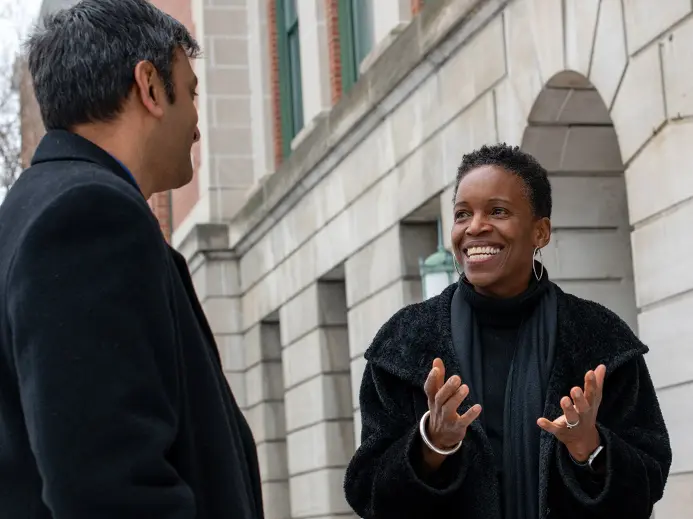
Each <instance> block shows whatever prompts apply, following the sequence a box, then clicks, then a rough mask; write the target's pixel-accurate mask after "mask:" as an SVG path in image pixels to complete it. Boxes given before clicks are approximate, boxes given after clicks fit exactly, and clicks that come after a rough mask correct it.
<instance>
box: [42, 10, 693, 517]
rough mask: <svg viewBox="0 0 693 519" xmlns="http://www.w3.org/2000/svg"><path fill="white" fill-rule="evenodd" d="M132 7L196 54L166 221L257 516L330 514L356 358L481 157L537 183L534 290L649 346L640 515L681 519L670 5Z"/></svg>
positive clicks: (679, 18)
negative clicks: (229, 397)
mask: <svg viewBox="0 0 693 519" xmlns="http://www.w3.org/2000/svg"><path fill="white" fill-rule="evenodd" d="M46 1H49V0H46ZM186 2H187V3H186ZM155 3H156V4H157V5H160V6H161V7H162V8H163V9H165V10H167V11H169V12H171V13H173V14H175V15H176V16H179V17H180V19H181V20H182V21H184V22H185V23H186V24H187V25H188V26H190V27H191V28H192V29H193V30H194V31H195V34H196V35H197V37H198V39H199V40H200V41H201V42H202V44H203V46H204V48H205V57H204V59H201V60H198V61H197V62H196V69H197V74H198V76H199V78H200V103H199V112H200V128H201V131H202V136H203V138H202V141H201V143H200V145H199V148H198V149H197V151H196V157H197V160H198V167H197V169H196V175H195V179H194V181H193V183H192V184H191V186H188V187H187V188H185V190H183V191H181V192H180V193H174V194H173V195H172V196H170V197H169V198H168V202H167V205H166V207H167V208H168V210H169V212H171V213H172V214H169V218H171V221H172V225H171V228H172V234H171V241H172V243H173V245H174V246H175V247H176V248H178V249H179V250H180V251H181V252H182V253H183V254H184V255H185V256H186V258H187V259H188V262H189V265H190V268H191V271H192V272H193V276H194V280H195V284H196V287H197V289H198V293H199V297H200V299H201V301H202V304H203V306H204V308H205V310H206V312H207V315H208V316H209V319H210V322H211V325H212V327H213V329H214V331H215V333H216V337H217V340H218V344H219V348H220V350H221V354H222V357H223V359H224V366H225V370H226V374H227V378H228V380H229V382H230V385H231V386H232V388H233V390H234V393H235V395H236V397H237V399H238V401H239V404H240V405H241V406H242V407H243V409H244V410H245V413H246V415H247V417H248V419H249V421H250V423H251V425H252V428H253V431H254V433H255V436H256V440H257V446H258V452H259V457H260V460H261V464H262V478H263V491H264V498H265V502H266V510H267V516H268V518H271V519H274V518H277V519H284V518H289V517H290V518H296V519H298V518H306V519H307V518H315V519H317V518H325V519H327V518H335V517H342V516H344V517H347V516H352V514H351V512H350V510H349V507H348V506H347V504H346V502H345V500H344V497H343V491H342V478H343V474H344V468H345V466H346V464H347V463H348V460H349V458H350V456H351V454H352V453H353V451H354V449H355V447H356V446H357V445H358V443H359V436H360V413H359V403H358V389H359V383H360V379H361V374H362V372H363V368H364V360H363V352H364V350H365V349H366V348H367V347H368V345H369V343H370V341H371V339H372V338H373V336H374V334H375V332H376V331H377V329H378V328H379V327H380V326H381V325H382V324H383V323H384V321H385V320H386V319H387V318H388V317H389V316H390V315H392V314H393V313H394V312H395V311H397V310H398V309H399V308H401V307H402V306H403V305H406V304H408V303H412V302H415V301H418V300H420V299H421V297H422V290H421V280H420V276H419V266H418V261H419V258H421V257H426V256H428V255H429V254H431V253H432V252H434V251H435V249H436V243H437V233H436V227H437V226H436V221H437V219H438V218H441V219H442V222H443V228H444V229H450V227H451V216H452V208H451V202H450V200H451V187H452V183H453V181H454V176H455V171H456V167H457V166H458V164H459V162H460V160H461V157H462V155H463V154H464V153H465V152H468V151H471V150H472V149H474V148H477V147H478V146H480V145H482V144H484V143H492V142H498V141H505V142H508V143H511V144H518V145H521V146H523V147H524V148H525V149H526V150H528V151H530V152H531V153H533V154H535V155H536V156H537V157H538V158H539V160H540V161H541V162H542V163H543V165H544V166H545V167H546V168H547V169H548V170H549V172H550V174H551V181H552V184H553V188H554V197H555V199H554V208H555V209H554V217H553V226H554V235H553V238H552V241H551V244H550V245H549V246H548V247H547V248H546V249H545V251H544V254H543V257H544V260H545V263H546V265H547V268H548V269H549V271H550V272H551V274H552V277H553V279H554V280H555V281H556V282H558V283H559V285H561V286H562V287H564V289H566V290H567V291H570V292H573V293H575V294H577V295H580V296H583V297H588V298H590V299H593V300H596V301H599V302H601V303H603V304H605V305H606V306H608V307H610V308H612V309H613V310H614V311H615V312H617V313H618V314H619V315H621V316H622V317H623V319H624V320H625V321H626V322H628V323H629V324H630V326H631V327H632V328H633V329H634V330H636V332H637V333H638V334H639V336H640V337H641V338H642V339H643V341H644V342H646V343H647V344H648V345H649V346H650V348H651V352H650V353H649V354H648V356H647V361H648V364H649V367H650V370H651V372H652V376H653V379H654V381H655V384H656V387H657V390H658V395H659V399H660V403H661V405H662V408H663V411H664V414H665V417H666V419H667V421H668V424H669V427H670V432H671V440H672V447H673V450H674V462H673V465H672V470H671V476H670V478H669V484H668V486H667V490H666V493H665V497H664V499H663V501H662V502H661V503H660V504H659V505H658V507H657V509H656V512H655V515H656V517H658V518H665V519H683V518H684V517H689V514H690V509H691V508H692V507H693V494H692V493H691V488H693V441H691V440H690V439H689V438H688V434H687V432H688V431H689V430H691V429H693V398H692V397H693V346H691V344H693V343H692V341H691V338H693V320H691V319H690V315H691V313H693V269H691V268H690V266H689V265H688V263H689V262H688V261H687V260H686V257H687V255H688V254H692V253H693V232H691V230H690V222H691V221H693V172H692V171H693V168H692V167H691V166H693V164H691V158H690V155H689V154H688V153H687V146H688V143H689V142H691V139H692V138H693V5H692V4H691V1H690V0H667V2H657V1H656V0H426V1H421V0H419V1H416V0H414V1H412V0H377V1H376V0H370V1H369V0H361V1H358V0H353V1H352V0H349V1H344V0H294V1H293V2H292V1H290V0H179V1H173V0H157V1H156V2H155ZM447 234H448V233H447V232H446V233H445V236H444V238H445V243H446V244H448V245H449V236H448V235H447Z"/></svg>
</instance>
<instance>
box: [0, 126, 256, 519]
mask: <svg viewBox="0 0 693 519" xmlns="http://www.w3.org/2000/svg"><path fill="white" fill-rule="evenodd" d="M262 515H263V510H262V498H261V488H260V478H259V471H258V464H257V457H256V450H255V445H254V442H253V438H252V435H251V432H250V428H249V427H248V425H247V423H246V421H245V420H244V418H243V415H242V414H241V412H240V410H239V408H238V406H237V405H236V402H235V400H234V398H233V395H232V394H231V392H230V390H229V388H228V386H227V383H226V380H225V378H224V375H223V372H222V369H221V363H220V360H219V356H218V354H217V351H216V345H215V343H214V337H213V335H212V331H211V330H210V328H209V325H208V323H207V320H206V319H205V317H204V314H203V312H202V309H201V307H200V304H199V302H198V300H197V297H196V295H195V291H194V289H193V286H192V282H191V279H190V275H189V273H188V269H187V267H186V264H185V260H184V259H183V258H182V256H180V255H179V254H178V253H176V252H174V251H173V250H172V249H170V248H169V247H168V246H167V244H166V241H165V240H164V238H163V236H162V233H161V231H160V228H159V223H158V222H157V220H156V218H154V216H153V214H152V211H151V209H150V208H149V206H148V205H147V203H146V201H145V200H144V197H143V196H142V194H141V193H140V192H139V190H138V189H137V187H136V186H135V184H134V181H133V180H132V179H131V177H130V176H129V175H128V173H127V172H126V171H125V170H124V169H123V168H122V167H121V166H120V165H119V163H118V162H117V161H116V160H115V159H114V158H112V157H111V156H110V155H108V154H107V153H106V152H104V151H103V150H101V149H100V148H98V147H96V146H95V145H93V144H91V143H90V142H88V141H86V140H84V139H82V138H80V137H78V136H76V135H72V134H69V133H67V132H63V131H52V132H49V133H48V134H47V135H46V136H45V137H44V139H43V140H42V142H41V144H40V145H39V148H38V150H37V152H36V155H35V156H34V159H33V165H32V167H31V168H29V169H28V170H27V171H25V172H24V173H23V174H22V175H21V176H20V178H19V180H18V182H17V183H16V184H15V186H14V187H13V188H12V189H11V190H10V192H9V194H8V196H7V198H6V200H5V202H4V203H3V204H2V205H0V517H2V518H3V519H4V518H7V519H97V518H98V519H125V518H127V519H220V518H233V519H259V518H261V517H262Z"/></svg>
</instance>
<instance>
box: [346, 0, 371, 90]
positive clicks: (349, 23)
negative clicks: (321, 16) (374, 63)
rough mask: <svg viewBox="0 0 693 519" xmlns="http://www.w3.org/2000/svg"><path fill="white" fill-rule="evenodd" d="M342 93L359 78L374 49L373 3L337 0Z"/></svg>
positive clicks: (366, 0)
mask: <svg viewBox="0 0 693 519" xmlns="http://www.w3.org/2000/svg"><path fill="white" fill-rule="evenodd" d="M337 6H338V10H337V21H338V26H339V50H340V62H341V75H342V92H343V93H345V92H348V91H349V90H351V88H352V87H353V86H354V84H355V83H356V82H357V81H358V79H359V76H360V74H359V67H360V66H361V63H362V62H363V59H364V58H365V57H366V56H367V55H368V54H369V53H370V51H371V50H372V48H373V34H372V33H373V30H372V28H373V24H372V15H373V4H372V3H371V2H370V0H337Z"/></svg>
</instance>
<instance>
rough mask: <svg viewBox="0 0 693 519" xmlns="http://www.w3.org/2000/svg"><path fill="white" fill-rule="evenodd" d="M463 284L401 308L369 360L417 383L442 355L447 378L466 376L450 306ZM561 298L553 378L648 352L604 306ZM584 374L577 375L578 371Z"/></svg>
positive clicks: (610, 366)
mask: <svg viewBox="0 0 693 519" xmlns="http://www.w3.org/2000/svg"><path fill="white" fill-rule="evenodd" d="M456 286H457V284H456V283H455V284H452V285H450V286H449V287H447V288H446V289H445V290H444V291H443V292H442V293H441V294H440V295H438V296H436V297H433V298H431V299H429V300H427V301H424V302H422V303H417V304H413V305H410V306H408V307H405V308H403V309H402V310H400V311H399V312H398V313H397V314H395V316H393V317H392V319H390V321H388V323H386V324H385V325H384V326H383V327H382V329H381V330H380V331H379V332H378V335H376V337H375V339H374V340H373V343H372V345H371V346H370V347H369V348H368V350H367V351H366V353H365V357H366V360H368V361H369V362H371V363H372V364H374V365H376V366H378V367H379V368H381V369H383V370H384V371H387V372H388V373H391V374H393V375H395V376H396V377H398V378H400V379H402V380H404V381H406V382H409V383H411V384H413V385H415V386H420V387H423V384H424V382H425V380H426V377H427V376H428V373H429V371H430V369H431V364H432V363H433V359H435V358H436V357H440V358H441V360H442V361H443V362H444V363H445V366H446V370H445V371H446V378H447V377H449V376H451V375H453V374H457V375H459V374H460V367H459V362H458V360H457V356H456V355H455V350H454V347H453V344H452V332H451V329H450V318H451V316H450V304H451V301H452V296H453V294H454V293H455V289H456ZM556 292H557V297H558V337H557V354H556V360H555V362H554V368H553V372H554V374H553V375H552V377H551V378H552V379H554V378H556V377H555V374H556V373H558V375H559V376H560V377H561V378H563V377H571V376H575V375H578V376H580V377H582V376H583V375H584V372H583V371H582V369H583V368H584V371H587V370H588V369H590V368H595V367H596V366H597V365H599V364H600V363H603V364H605V365H606V367H607V375H608V374H609V373H611V372H613V371H614V370H615V369H616V368H617V367H619V366H621V365H622V364H624V363H625V362H627V361H628V360H630V359H632V358H634V357H636V356H637V355H641V354H644V353H646V352H647V347H646V346H645V345H644V344H642V343H641V342H640V340H638V338H637V337H636V336H635V334H633V332H632V331H631V330H630V329H629V328H628V327H627V325H625V323H623V322H622V321H621V320H620V319H619V318H618V317H616V316H615V314H613V313H612V312H611V311H610V310H607V309H606V308H604V307H603V306H601V305H599V304H597V303H594V302H591V301H587V300H584V299H580V298H578V297H576V296H573V295H570V294H566V293H565V292H563V291H562V290H561V289H560V288H558V287H556ZM576 369H577V370H578V371H579V373H578V372H575V373H573V372H574V371H575V370H576Z"/></svg>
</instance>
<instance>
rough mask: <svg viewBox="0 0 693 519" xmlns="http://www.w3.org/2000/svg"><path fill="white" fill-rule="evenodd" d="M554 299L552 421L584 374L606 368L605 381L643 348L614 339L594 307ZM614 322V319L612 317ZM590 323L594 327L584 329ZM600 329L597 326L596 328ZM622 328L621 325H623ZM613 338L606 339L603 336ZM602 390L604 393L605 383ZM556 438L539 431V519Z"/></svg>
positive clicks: (629, 339) (548, 411) (548, 408)
mask: <svg viewBox="0 0 693 519" xmlns="http://www.w3.org/2000/svg"><path fill="white" fill-rule="evenodd" d="M557 295H558V330H557V333H558V337H557V338H556V358H555V360H554V364H553V368H552V370H551V377H550V378H549V384H548V387H547V389H546V401H545V405H544V418H547V419H549V420H555V419H556V418H558V417H559V416H561V415H562V414H563V410H562V409H561V405H560V401H561V398H563V397H564V396H568V395H569V394H570V390H571V389H572V388H573V387H574V386H578V387H583V386H584V380H585V378H584V377H585V374H586V373H587V372H588V371H589V370H590V369H595V368H596V367H597V366H598V365H599V364H604V365H605V366H606V368H607V370H606V378H605V380H608V378H609V375H610V374H612V373H613V372H614V371H615V370H616V369H618V368H619V367H620V366H622V365H624V364H625V363H626V362H628V361H630V360H632V359H633V358H635V357H637V356H638V355H642V354H645V353H646V352H647V347H646V346H645V345H644V344H642V343H641V342H640V341H639V340H638V339H637V337H635V335H634V334H631V335H630V336H623V335H618V332H615V331H614V327H613V323H611V327H609V326H608V324H606V323H602V322H600V321H602V320H603V319H604V312H605V310H604V309H603V308H600V311H599V312H597V311H595V310H596V309H597V308H599V307H598V305H596V303H592V302H586V301H584V300H582V299H579V298H577V297H575V296H573V295H570V294H566V293H565V292H563V291H562V290H560V289H557ZM614 318H615V316H614ZM585 322H593V323H594V324H595V326H594V327H589V326H585V325H584V323H585ZM600 324H601V325H602V326H599V325H600ZM624 326H625V325H624ZM605 330H609V331H610V332H611V333H613V334H614V336H613V337H609V336H608V335H606V334H605V333H604V331H605ZM604 390H605V391H608V387H607V385H606V383H605V386H604ZM557 441H558V440H556V437H555V436H553V435H552V434H549V433H547V432H546V431H542V433H541V439H540V442H541V443H540V447H539V516H540V517H545V516H546V510H547V508H548V483H549V482H548V476H549V473H550V470H549V469H550V463H551V460H552V459H553V456H552V454H553V452H554V450H555V449H556V445H557Z"/></svg>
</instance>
